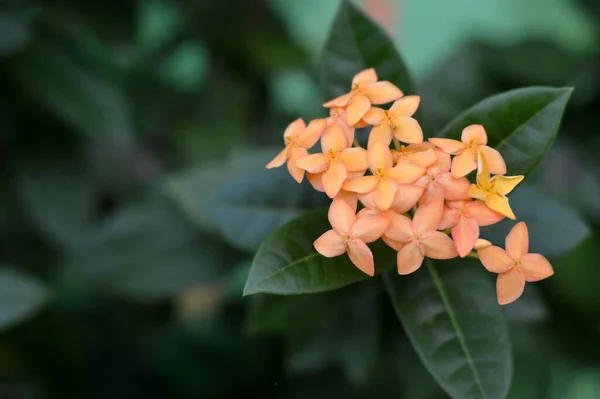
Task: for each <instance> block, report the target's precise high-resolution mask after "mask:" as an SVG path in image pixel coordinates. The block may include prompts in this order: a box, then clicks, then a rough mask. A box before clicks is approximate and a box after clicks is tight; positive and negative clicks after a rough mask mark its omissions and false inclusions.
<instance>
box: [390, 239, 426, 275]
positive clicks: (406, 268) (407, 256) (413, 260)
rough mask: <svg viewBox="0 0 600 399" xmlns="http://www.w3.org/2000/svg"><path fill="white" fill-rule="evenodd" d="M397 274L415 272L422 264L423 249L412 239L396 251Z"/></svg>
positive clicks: (423, 257)
mask: <svg viewBox="0 0 600 399" xmlns="http://www.w3.org/2000/svg"><path fill="white" fill-rule="evenodd" d="M397 259H398V260H397V261H398V274H401V275H406V274H410V273H413V272H415V271H416V270H417V269H419V267H421V265H422V264H423V259H425V254H424V253H423V250H422V249H421V248H420V247H419V246H418V245H417V244H416V243H415V242H414V241H413V242H410V243H408V244H406V245H405V246H403V247H402V249H401V250H400V251H399V252H398V258H397Z"/></svg>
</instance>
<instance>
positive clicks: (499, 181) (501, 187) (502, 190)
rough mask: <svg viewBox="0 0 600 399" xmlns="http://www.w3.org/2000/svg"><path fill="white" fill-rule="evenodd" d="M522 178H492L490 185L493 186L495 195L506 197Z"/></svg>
mask: <svg viewBox="0 0 600 399" xmlns="http://www.w3.org/2000/svg"><path fill="white" fill-rule="evenodd" d="M524 178H525V176H494V177H492V179H491V180H490V184H493V185H494V189H495V190H496V192H497V193H499V194H502V195H508V194H509V193H510V192H511V191H512V190H514V188H515V187H516V186H517V184H519V183H521V182H522V181H523V179H524Z"/></svg>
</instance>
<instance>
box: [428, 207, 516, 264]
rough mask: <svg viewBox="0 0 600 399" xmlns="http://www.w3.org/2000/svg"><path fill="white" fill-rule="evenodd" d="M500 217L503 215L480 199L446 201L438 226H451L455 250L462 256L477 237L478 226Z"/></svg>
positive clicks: (492, 222) (470, 247)
mask: <svg viewBox="0 0 600 399" xmlns="http://www.w3.org/2000/svg"><path fill="white" fill-rule="evenodd" d="M502 219H504V216H503V215H501V214H499V213H497V212H494V211H492V210H491V209H490V208H488V207H487V206H486V205H485V203H483V202H481V201H448V203H447V207H446V208H445V210H444V216H443V217H442V221H441V223H440V226H439V227H438V228H439V229H440V230H445V229H449V228H452V240H453V241H454V245H455V246H456V251H457V252H458V256H460V257H461V258H464V257H465V256H467V254H468V253H469V252H471V250H472V249H473V247H474V246H475V243H476V242H477V239H478V238H479V226H489V225H492V224H495V223H498V222H499V221H500V220H502Z"/></svg>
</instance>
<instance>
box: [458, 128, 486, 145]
mask: <svg viewBox="0 0 600 399" xmlns="http://www.w3.org/2000/svg"><path fill="white" fill-rule="evenodd" d="M460 139H461V141H462V142H463V143H468V142H470V141H472V142H473V143H474V144H483V145H486V144H487V134H485V129H484V128H483V126H482V125H471V126H467V127H466V128H464V129H463V131H462V134H461V137H460Z"/></svg>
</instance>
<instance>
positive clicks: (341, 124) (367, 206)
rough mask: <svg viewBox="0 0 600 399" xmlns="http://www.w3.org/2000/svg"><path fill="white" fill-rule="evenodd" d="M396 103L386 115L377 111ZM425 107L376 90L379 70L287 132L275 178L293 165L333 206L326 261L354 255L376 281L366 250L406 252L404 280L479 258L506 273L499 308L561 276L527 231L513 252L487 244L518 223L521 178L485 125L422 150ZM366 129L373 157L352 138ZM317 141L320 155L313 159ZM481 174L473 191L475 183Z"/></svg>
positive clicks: (320, 242)
mask: <svg viewBox="0 0 600 399" xmlns="http://www.w3.org/2000/svg"><path fill="white" fill-rule="evenodd" d="M392 102H393V104H392V105H391V107H390V108H389V109H388V110H386V109H383V108H379V107H376V106H374V105H381V104H387V103H392ZM419 102H420V98H419V97H418V96H404V95H403V93H402V92H401V91H400V89H398V88H397V87H396V86H394V85H393V84H392V83H390V82H387V81H378V78H377V74H376V72H375V70H374V69H372V68H371V69H367V70H365V71H362V72H360V73H359V74H357V75H356V76H355V77H354V79H353V81H352V89H351V91H350V92H349V93H347V94H344V95H342V96H340V97H338V98H335V99H333V100H331V101H329V102H326V103H325V104H323V106H324V107H326V108H329V110H330V114H329V117H328V118H324V119H317V120H313V121H311V122H310V123H309V124H308V126H307V125H306V124H305V123H304V122H303V121H302V119H297V120H296V121H294V122H292V123H291V124H290V125H289V126H288V127H287V129H286V130H285V132H284V142H285V148H284V150H283V151H282V152H281V153H279V154H278V155H277V156H276V157H275V159H273V161H271V162H270V163H269V164H268V165H267V168H273V167H278V166H281V165H283V164H284V163H286V162H287V167H288V170H289V172H290V174H291V175H292V177H293V178H294V179H295V180H296V181H298V182H299V183H300V182H302V180H303V179H304V176H305V174H306V176H307V178H308V180H309V181H310V183H311V184H312V186H313V187H314V188H315V189H316V190H318V191H322V192H325V194H326V195H327V196H328V197H329V198H331V199H332V203H331V206H330V208H329V214H328V217H329V222H330V223H331V227H332V229H331V230H329V231H327V232H325V233H324V234H323V235H322V236H321V237H319V238H318V239H317V240H316V241H315V242H314V246H315V248H316V250H317V251H318V252H319V253H320V254H322V255H323V256H326V257H335V256H340V255H342V254H344V253H347V254H348V257H349V258H350V260H351V261H352V263H353V264H354V265H355V266H356V267H357V268H358V269H360V270H361V271H363V272H364V273H366V274H368V275H370V276H373V275H374V273H375V264H374V259H373V253H372V252H371V250H370V249H369V247H368V245H367V244H369V243H371V242H374V241H376V240H378V239H379V238H381V239H382V240H383V241H384V242H385V243H386V244H387V245H388V246H390V247H391V248H393V249H394V250H395V251H397V252H398V255H397V266H398V273H399V274H402V275H405V274H409V273H412V272H414V271H416V270H417V269H418V268H419V267H420V266H421V264H422V263H423V260H424V258H425V257H428V258H432V259H451V258H455V257H457V256H460V257H466V256H471V257H479V258H480V260H481V262H482V263H483V265H484V267H485V268H486V269H487V270H489V271H491V272H494V273H499V276H498V280H497V294H498V301H499V303H500V304H506V303H510V302H512V301H514V300H515V299H517V298H518V297H519V296H520V295H521V294H522V292H523V288H524V285H525V282H526V281H538V280H541V279H543V278H546V277H549V276H551V275H552V273H553V271H552V267H551V266H550V264H549V263H548V261H547V260H546V258H544V257H543V256H542V255H539V254H529V253H527V252H528V241H529V239H528V232H527V227H526V225H525V224H524V223H523V222H520V223H518V224H517V225H516V226H515V227H514V228H513V230H512V231H511V232H510V234H509V235H508V237H507V238H506V251H505V250H503V249H501V248H499V247H496V246H492V245H491V243H489V242H487V241H485V240H481V239H479V228H480V226H488V225H492V224H494V223H497V222H499V221H500V220H502V219H503V218H505V217H507V218H510V219H515V215H514V213H513V211H512V210H511V208H510V205H509V202H508V198H507V195H508V194H509V193H510V192H511V191H512V190H513V189H514V188H515V187H516V186H517V184H519V183H520V182H521V181H522V180H523V176H504V174H505V173H506V164H505V162H504V159H503V158H502V155H501V154H500V153H499V152H498V151H497V150H495V149H493V148H491V147H488V146H487V135H486V132H485V130H484V127H483V126H481V125H471V126H466V127H465V128H464V130H463V131H462V136H461V141H457V140H451V139H444V138H431V139H429V141H428V142H424V141H423V131H422V129H421V127H420V125H419V123H418V122H417V120H416V119H414V118H413V115H414V114H415V112H416V111H417V108H418V106H419ZM368 126H372V129H371V131H370V134H369V140H368V144H367V148H366V149H365V148H362V147H361V146H360V145H359V144H358V142H357V141H356V140H355V139H354V131H355V129H356V128H360V127H368ZM319 141H320V145H321V152H319V153H314V154H309V153H308V150H309V149H311V148H312V147H313V146H315V145H316V144H317V142H319ZM392 143H393V144H394V146H393V149H391V148H390V145H391V144H392ZM401 143H404V144H401ZM474 171H476V178H475V183H474V184H471V182H470V181H469V180H468V178H467V175H469V174H470V173H471V172H474ZM492 175H494V176H492ZM359 202H360V204H361V205H362V209H361V210H360V211H358V207H359ZM357 211H358V212H357Z"/></svg>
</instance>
